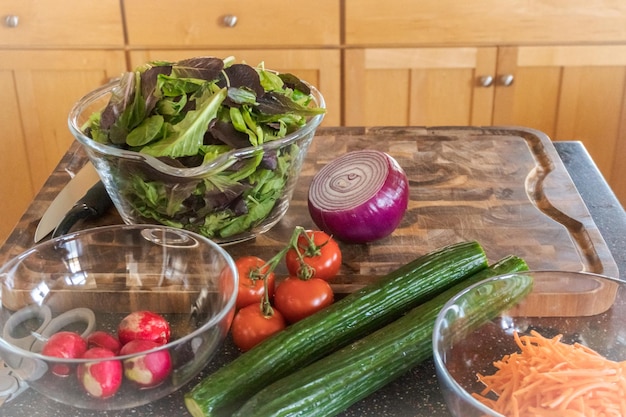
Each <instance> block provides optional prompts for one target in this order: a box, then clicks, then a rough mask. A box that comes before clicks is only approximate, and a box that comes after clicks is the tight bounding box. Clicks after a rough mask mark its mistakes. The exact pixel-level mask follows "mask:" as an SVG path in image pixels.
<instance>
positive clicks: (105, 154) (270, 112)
mask: <svg viewBox="0 0 626 417" xmlns="http://www.w3.org/2000/svg"><path fill="white" fill-rule="evenodd" d="M324 114H325V102H324V98H323V96H322V94H321V93H320V92H319V91H318V90H317V89H316V88H315V87H314V86H312V85H310V84H308V83H307V82H306V81H304V80H301V79H300V78H298V77H297V76H295V75H293V74H289V73H278V72H276V71H271V70H268V69H265V67H264V65H263V64H262V63H261V64H259V65H257V66H255V67H253V66H250V65H248V64H245V63H236V62H235V59H234V58H233V57H229V58H225V59H220V58H216V57H207V56H201V57H193V58H189V59H185V60H181V61H177V62H165V61H155V62H149V63H146V64H144V65H141V66H139V67H137V68H136V69H135V70H133V71H129V72H127V73H124V74H123V75H122V76H121V77H120V78H119V79H116V80H113V81H111V82H110V83H108V84H106V85H104V86H102V87H99V88H97V89H95V90H94V91H92V92H90V93H88V94H87V95H85V96H84V97H83V98H81V99H80V100H79V101H78V102H77V103H76V104H75V105H74V107H73V108H72V109H71V111H70V114H69V118H68V123H69V128H70V131H71V132H72V134H73V135H74V136H75V138H76V139H77V141H79V142H80V143H81V144H82V145H83V147H84V149H85V150H86V152H87V154H88V156H89V158H90V160H91V162H92V163H93V164H94V166H95V167H96V170H97V171H98V173H99V175H100V177H101V179H102V181H103V183H104V185H105V188H106V189H107V191H108V193H109V195H110V196H111V199H112V201H113V203H114V204H115V207H116V208H117V210H118V212H119V213H120V215H121V217H122V219H123V220H124V222H126V223H127V224H142V223H144V224H145V223H151V224H163V225H167V226H172V227H178V228H181V229H186V230H191V231H194V232H196V233H199V234H202V235H203V236H206V237H208V238H210V239H212V240H214V241H216V242H218V243H220V244H230V243H236V242H240V241H243V240H248V239H252V238H254V237H255V236H257V235H258V234H261V233H264V232H266V231H267V230H269V229H270V228H271V227H272V226H273V225H275V224H276V223H277V222H278V221H279V220H280V219H281V218H282V217H283V215H284V214H285V212H286V211H287V209H288V207H289V202H290V200H291V196H292V194H293V190H294V187H295V185H296V182H297V180H298V177H299V174H300V170H301V167H302V162H303V159H304V156H305V155H306V152H307V150H308V148H309V145H310V143H311V141H312V139H313V137H314V135H315V131H316V129H317V127H318V126H319V125H320V123H321V122H322V119H323V118H324Z"/></svg>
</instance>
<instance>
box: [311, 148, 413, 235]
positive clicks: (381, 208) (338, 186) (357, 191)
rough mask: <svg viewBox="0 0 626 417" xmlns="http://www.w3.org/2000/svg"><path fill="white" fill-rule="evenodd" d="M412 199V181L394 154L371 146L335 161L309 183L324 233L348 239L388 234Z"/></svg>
mask: <svg viewBox="0 0 626 417" xmlns="http://www.w3.org/2000/svg"><path fill="white" fill-rule="evenodd" d="M408 202H409V182H408V179H407V176H406V174H405V172H404V170H403V169H402V167H401V166H400V164H398V162H397V161H396V160H395V159H394V158H393V157H391V156H390V155H388V154H386V153H384V152H380V151H376V150H371V149H364V150H359V151H353V152H349V153H347V154H345V155H342V156H340V157H339V158H337V159H335V160H333V161H331V162H330V163H329V164H328V165H326V166H325V167H324V168H322V169H321V170H320V171H319V172H318V173H317V174H316V175H315V176H314V177H313V180H312V182H311V186H310V187H309V195H308V208H309V214H310V215H311V218H312V219H313V221H314V222H315V224H316V225H317V227H319V228H320V229H321V230H323V231H324V232H326V233H328V234H330V235H332V236H333V237H334V238H336V239H338V240H341V241H343V242H346V243H369V242H373V241H376V240H380V239H382V238H385V237H387V236H389V235H390V234H391V233H392V232H393V231H394V230H395V229H396V228H397V227H398V225H399V224H400V222H401V221H402V218H403V217H404V213H405V212H406V209H407V207H408Z"/></svg>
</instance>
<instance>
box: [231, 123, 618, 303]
mask: <svg viewBox="0 0 626 417" xmlns="http://www.w3.org/2000/svg"><path fill="white" fill-rule="evenodd" d="M365 148H370V149H377V150H380V151H384V152H387V153H389V154H390V155H391V156H393V157H394V158H395V159H396V160H397V161H398V162H399V163H400V165H401V166H402V167H403V168H404V170H405V171H406V173H407V176H408V178H409V182H410V202H409V207H408V210H407V212H406V214H405V217H404V219H403V221H402V223H401V225H400V227H399V228H398V229H397V230H396V231H395V232H394V233H393V234H392V236H390V237H388V238H386V239H383V240H381V241H378V242H375V243H372V244H368V245H346V244H342V245H341V248H342V252H343V257H344V259H343V267H342V270H341V272H340V276H339V277H338V279H337V280H336V281H334V287H335V290H336V291H337V292H338V293H349V292H352V291H354V290H356V289H358V288H361V287H362V286H363V285H365V284H366V283H368V282H371V281H373V280H376V279H377V278H378V277H379V276H381V275H383V274H385V273H387V272H389V271H391V270H393V269H396V268H397V267H398V266H400V265H402V264H404V263H407V262H409V261H411V260H412V259H414V258H415V257H416V256H419V255H421V254H424V253H427V252H430V251H432V250H435V249H438V248H440V247H442V246H445V245H448V244H451V243H454V242H459V241H464V240H476V241H478V242H480V243H481V244H482V245H483V247H484V248H485V250H486V253H487V255H488V257H489V259H490V260H491V261H496V260H498V259H500V258H502V257H504V256H506V255H509V254H514V255H518V256H520V257H522V258H524V259H525V260H526V261H527V263H528V264H529V266H530V268H531V269H533V270H568V271H586V272H592V273H597V274H603V275H607V276H610V277H619V272H618V269H617V265H616V263H615V261H614V259H613V257H612V255H611V253H610V251H609V250H608V247H607V245H606V243H605V241H604V239H603V238H602V236H601V235H600V233H599V231H598V229H597V227H596V225H595V223H594V222H593V220H592V218H591V215H590V214H589V211H588V210H587V208H586V206H585V204H584V202H583V200H582V198H581V197H580V195H579V194H578V191H577V190H576V187H575V185H574V183H573V182H572V180H571V178H570V176H569V174H568V173H567V171H566V169H565V166H564V165H563V163H562V161H561V160H560V158H559V156H558V154H557V152H556V150H555V149H554V146H553V144H552V142H551V141H550V139H549V138H548V137H547V136H546V135H545V134H543V133H541V132H538V131H535V130H530V129H523V128H516V127H500V128H471V127H462V128H448V127H437V128H414V127H411V128H395V127H394V128H351V129H349V130H345V129H343V128H342V129H337V130H335V131H333V130H324V132H323V134H322V135H320V136H317V137H316V138H315V139H314V141H313V144H312V146H311V148H310V150H309V153H308V155H307V159H306V161H305V164H304V167H303V171H302V174H301V177H300V180H299V183H298V189H297V190H296V192H295V195H294V198H293V201H292V204H291V207H290V209H289V212H288V214H287V216H286V218H285V219H284V220H283V221H282V222H281V223H280V224H279V225H277V226H276V227H275V229H273V230H272V231H270V232H269V233H268V234H267V235H265V236H262V237H260V238H258V239H257V240H256V241H254V242H248V243H244V244H241V245H237V246H236V247H232V248H230V247H228V248H227V249H228V250H229V251H230V252H231V254H233V256H239V255H245V254H250V253H256V254H260V256H264V257H266V258H268V257H270V256H271V255H272V254H273V253H275V252H276V250H277V249H278V247H279V245H280V244H282V243H283V242H286V241H287V238H288V236H289V234H290V232H291V230H292V229H293V227H294V226H296V225H302V226H305V227H315V225H314V224H313V223H312V222H311V220H310V217H309V214H308V209H307V205H306V201H307V192H308V185H309V183H310V181H311V179H312V177H313V175H315V173H316V172H318V171H319V170H320V169H321V168H322V167H323V166H324V165H326V164H327V163H328V162H330V161H331V160H332V159H333V158H335V157H337V156H338V155H342V154H344V153H346V152H350V151H354V150H358V149H365ZM551 288H554V287H551ZM616 291H617V286H616V285H615V284H614V283H612V282H606V283H604V285H600V286H597V287H594V288H583V289H580V288H575V287H571V286H570V287H568V286H567V285H564V286H563V287H562V290H560V291H558V292H554V291H553V290H552V289H551V290H549V291H542V292H541V294H539V295H537V297H536V299H534V298H533V299H529V300H527V302H526V304H525V308H524V310H522V311H518V313H519V314H531V315H544V314H546V313H547V310H545V309H544V308H543V306H546V305H548V304H549V303H550V302H551V301H553V300H555V299H557V298H558V299H559V300H562V299H567V300H569V301H568V302H567V303H568V308H567V314H568V315H569V314H585V315H589V314H596V313H599V312H601V311H603V310H605V309H606V308H608V306H610V305H611V304H612V303H613V300H614V299H615V295H616ZM533 297H534V296H533ZM590 300H595V302H593V303H591V302H588V301H590ZM572 306H573V307H572Z"/></svg>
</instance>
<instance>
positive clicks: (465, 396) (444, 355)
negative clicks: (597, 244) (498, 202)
mask: <svg viewBox="0 0 626 417" xmlns="http://www.w3.org/2000/svg"><path fill="white" fill-rule="evenodd" d="M524 288H527V290H524ZM520 291H526V293H525V294H524V295H523V296H522V297H521V301H520V302H518V303H516V304H515V305H513V306H512V307H511V306H510V305H509V306H508V307H506V308H505V309H504V310H502V309H500V308H499V306H501V305H504V304H503V303H505V302H506V300H507V299H510V298H511V296H512V295H513V294H516V293H519V292H520ZM625 291H626V283H624V281H620V280H618V279H615V278H610V277H606V276H602V275H597V274H592V273H586V272H568V271H529V272H522V273H515V274H509V275H504V276H498V277H494V278H490V279H487V280H485V281H482V282H480V283H478V284H475V285H473V286H471V287H469V288H467V289H465V290H463V291H462V292H460V293H459V294H457V295H456V296H455V297H453V298H452V299H450V301H449V302H448V303H447V304H446V305H445V306H444V307H443V308H442V310H441V311H440V312H439V315H438V317H437V320H436V322H435V326H434V331H433V355H434V362H435V368H436V371H437V376H438V379H439V382H440V385H441V388H442V393H443V395H444V397H445V399H446V402H447V405H448V408H449V409H450V411H451V413H452V415H454V416H459V417H460V416H463V417H473V416H476V417H479V416H481V417H482V416H494V417H496V416H497V417H502V416H505V417H508V416H566V415H572V416H573V415H580V416H591V415H615V416H618V415H626V403H624V398H625V396H626V327H625V326H624V317H626V299H625V298H624V296H625V295H626V293H625Z"/></svg>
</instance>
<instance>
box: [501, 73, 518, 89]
mask: <svg viewBox="0 0 626 417" xmlns="http://www.w3.org/2000/svg"><path fill="white" fill-rule="evenodd" d="M514 80H515V77H514V76H513V74H504V75H501V76H500V78H499V81H500V84H501V85H503V86H505V87H508V86H510V85H511V84H513V81H514Z"/></svg>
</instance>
